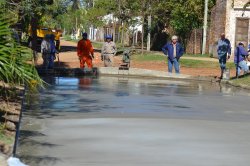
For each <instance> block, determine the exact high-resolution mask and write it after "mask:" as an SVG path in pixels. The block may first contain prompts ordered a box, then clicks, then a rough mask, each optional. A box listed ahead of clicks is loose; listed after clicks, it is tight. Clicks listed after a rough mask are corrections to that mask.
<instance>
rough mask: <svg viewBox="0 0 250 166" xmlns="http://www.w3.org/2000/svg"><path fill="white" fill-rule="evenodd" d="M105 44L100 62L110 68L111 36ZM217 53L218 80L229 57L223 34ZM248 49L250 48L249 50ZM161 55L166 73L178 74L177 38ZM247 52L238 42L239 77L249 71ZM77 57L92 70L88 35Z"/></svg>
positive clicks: (181, 50) (180, 52) (113, 51)
mask: <svg viewBox="0 0 250 166" xmlns="http://www.w3.org/2000/svg"><path fill="white" fill-rule="evenodd" d="M105 39H106V41H105V43H104V44H103V47H102V50H101V60H102V61H104V66H105V67H112V66H113V62H114V56H115V55H116V52H117V48H116V45H115V43H114V42H113V41H112V36H111V35H107V36H105ZM217 48H218V49H217V53H218V59H219V64H220V68H221V76H220V79H222V78H223V73H224V72H225V70H226V63H227V60H228V59H229V58H230V55H231V44H230V41H229V40H228V39H227V38H226V37H225V34H224V33H222V34H221V36H220V39H219V41H218V45H217ZM249 49H250V48H249ZM162 51H163V53H164V54H165V55H166V56H167V57H168V72H169V73H172V70H173V68H174V69H175V72H176V73H177V74H179V73H180V64H179V62H180V58H181V57H182V56H183V54H184V48H183V47H182V45H181V44H180V42H178V37H177V36H172V40H171V42H168V43H167V44H165V45H164V46H163V48H162ZM248 52H250V50H248V51H247V50H245V48H244V44H243V43H242V42H240V43H239V44H238V46H237V47H236V49H235V58H234V63H235V65H236V70H237V74H238V75H239V74H240V72H241V70H242V71H244V73H247V72H248V71H249V66H248V65H249V62H248ZM77 55H78V57H79V60H80V67H81V68H84V67H85V63H86V64H87V66H88V68H91V69H92V68H93V64H92V60H93V59H94V49H93V46H92V44H91V41H90V40H89V39H88V34H87V33H83V34H82V39H81V40H80V41H79V42H78V44H77Z"/></svg>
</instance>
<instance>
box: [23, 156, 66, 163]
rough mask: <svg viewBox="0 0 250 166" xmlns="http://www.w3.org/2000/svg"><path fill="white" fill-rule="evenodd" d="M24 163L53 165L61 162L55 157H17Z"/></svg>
mask: <svg viewBox="0 0 250 166" xmlns="http://www.w3.org/2000/svg"><path fill="white" fill-rule="evenodd" d="M19 157H20V159H21V160H22V161H24V163H27V164H29V165H54V164H56V163H57V162H58V161H61V160H60V159H59V158H57V157H50V156H32V155H20V156H19Z"/></svg>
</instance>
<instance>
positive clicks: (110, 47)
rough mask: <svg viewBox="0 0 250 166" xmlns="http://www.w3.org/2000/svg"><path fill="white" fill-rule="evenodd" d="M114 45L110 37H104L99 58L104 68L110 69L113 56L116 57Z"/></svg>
mask: <svg viewBox="0 0 250 166" xmlns="http://www.w3.org/2000/svg"><path fill="white" fill-rule="evenodd" d="M116 52H117V48H116V44H115V43H114V42H113V41H112V36H111V35H107V36H106V42H105V43H104V44H103V46H102V53H101V58H102V61H104V66H105V67H112V66H113V63H114V56H115V55H116Z"/></svg>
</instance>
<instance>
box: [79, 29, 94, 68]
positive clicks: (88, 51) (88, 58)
mask: <svg viewBox="0 0 250 166" xmlns="http://www.w3.org/2000/svg"><path fill="white" fill-rule="evenodd" d="M77 55H78V58H79V61H80V68H83V69H84V67H85V63H86V64H87V66H88V68H89V69H92V68H93V63H92V60H93V59H94V48H93V46H92V44H91V41H90V40H89V39H88V34H87V33H83V34H82V39H81V40H80V41H79V42H78V44H77Z"/></svg>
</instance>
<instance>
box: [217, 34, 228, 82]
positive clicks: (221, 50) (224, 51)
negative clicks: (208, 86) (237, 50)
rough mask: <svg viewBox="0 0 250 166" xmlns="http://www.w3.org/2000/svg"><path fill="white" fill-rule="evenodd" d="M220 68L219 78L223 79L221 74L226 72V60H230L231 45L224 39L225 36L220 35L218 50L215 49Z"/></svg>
mask: <svg viewBox="0 0 250 166" xmlns="http://www.w3.org/2000/svg"><path fill="white" fill-rule="evenodd" d="M217 53H218V58H219V63H220V68H221V76H220V79H222V78H223V73H224V71H225V70H226V63H227V60H228V59H230V56H231V43H230V41H229V40H228V39H227V38H226V37H225V34H224V33H222V34H221V38H220V40H219V41H218V48H217Z"/></svg>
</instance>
